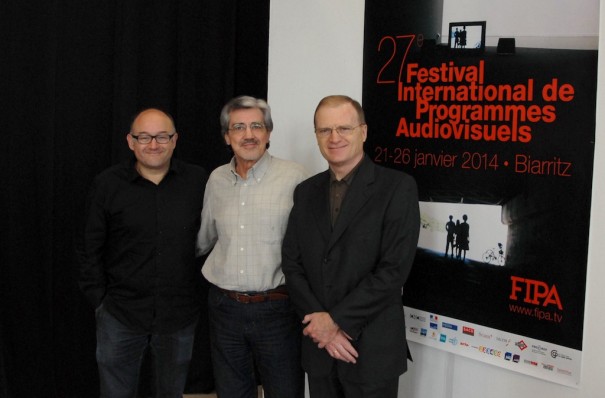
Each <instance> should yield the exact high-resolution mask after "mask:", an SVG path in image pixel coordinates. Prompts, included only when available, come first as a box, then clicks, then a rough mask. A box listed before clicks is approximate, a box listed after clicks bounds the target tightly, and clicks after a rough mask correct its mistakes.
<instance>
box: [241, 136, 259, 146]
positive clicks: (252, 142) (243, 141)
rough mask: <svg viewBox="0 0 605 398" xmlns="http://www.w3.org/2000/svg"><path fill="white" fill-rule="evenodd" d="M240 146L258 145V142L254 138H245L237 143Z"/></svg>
mask: <svg viewBox="0 0 605 398" xmlns="http://www.w3.org/2000/svg"><path fill="white" fill-rule="evenodd" d="M239 144H240V145H247V144H260V141H259V140H257V139H256V138H246V139H244V140H242V141H240V143H239Z"/></svg>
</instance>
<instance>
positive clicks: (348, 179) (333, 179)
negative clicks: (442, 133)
mask: <svg viewBox="0 0 605 398" xmlns="http://www.w3.org/2000/svg"><path fill="white" fill-rule="evenodd" d="M364 159H365V156H364V157H362V158H361V160H360V161H359V163H357V164H356V165H355V167H353V170H351V171H349V174H347V175H346V176H344V177H343V178H342V179H341V180H337V179H336V175H335V174H334V172H333V171H332V169H331V168H329V169H328V170H329V172H330V183H334V182H340V181H344V182H345V183H346V184H347V186H351V183H352V182H353V178H354V177H355V174H357V170H359V167H360V166H361V164H362V163H363V161H364Z"/></svg>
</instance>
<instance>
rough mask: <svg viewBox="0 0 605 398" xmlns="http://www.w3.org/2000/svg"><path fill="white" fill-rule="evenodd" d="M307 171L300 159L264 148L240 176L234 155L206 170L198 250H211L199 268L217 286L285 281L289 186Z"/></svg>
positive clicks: (268, 285)
mask: <svg viewBox="0 0 605 398" xmlns="http://www.w3.org/2000/svg"><path fill="white" fill-rule="evenodd" d="M307 177H308V173H307V172H306V170H305V169H304V168H303V167H302V166H301V165H299V164H297V163H294V162H290V161H286V160H282V159H278V158H275V157H273V156H271V155H270V154H269V153H268V152H265V154H264V155H263V157H262V158H261V159H259V161H258V162H257V163H256V164H255V165H254V166H253V167H252V168H251V169H250V170H249V171H248V176H247V178H246V179H245V180H244V179H242V178H241V177H240V176H239V175H238V174H237V173H236V172H235V160H234V159H232V160H231V162H230V163H229V164H226V165H223V166H220V167H218V168H217V169H216V170H214V171H213V172H212V174H211V175H210V179H209V180H208V185H207V186H206V193H205V196H204V207H203V210H202V226H201V228H200V232H199V234H198V239H197V250H198V255H202V254H205V253H207V252H208V251H210V250H212V252H211V253H210V255H209V256H208V258H207V260H206V262H205V264H204V266H203V268H202V272H203V274H204V276H205V277H206V279H208V280H209V281H210V282H211V283H213V284H214V285H216V286H219V287H220V288H223V289H227V290H235V291H240V292H259V291H266V290H269V289H273V288H275V287H277V286H280V285H283V284H284V283H285V277H284V274H283V273H282V270H281V246H282V240H283V236H284V233H285V231H286V226H287V224H288V216H289V214H290V210H291V208H292V203H293V202H292V195H293V192H294V188H295V187H296V186H297V185H298V184H299V183H300V182H301V181H303V180H304V179H306V178H307Z"/></svg>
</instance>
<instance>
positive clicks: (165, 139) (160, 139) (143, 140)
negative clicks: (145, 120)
mask: <svg viewBox="0 0 605 398" xmlns="http://www.w3.org/2000/svg"><path fill="white" fill-rule="evenodd" d="M175 134H176V133H174V134H158V135H149V134H139V135H134V134H132V133H130V136H131V137H132V138H134V139H135V140H136V141H137V142H138V143H139V144H151V141H153V140H155V142H157V143H158V144H168V143H169V142H170V140H171V139H172V137H174V135H175Z"/></svg>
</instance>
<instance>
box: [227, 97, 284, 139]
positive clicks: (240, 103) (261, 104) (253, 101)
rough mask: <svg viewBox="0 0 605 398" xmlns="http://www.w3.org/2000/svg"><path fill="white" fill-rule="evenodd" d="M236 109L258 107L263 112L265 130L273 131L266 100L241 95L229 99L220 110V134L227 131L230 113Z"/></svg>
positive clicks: (269, 109)
mask: <svg viewBox="0 0 605 398" xmlns="http://www.w3.org/2000/svg"><path fill="white" fill-rule="evenodd" d="M237 109H259V110H260V111H261V112H262V113H263V118H264V120H263V124H264V125H265V127H266V128H267V131H268V132H271V131H273V119H271V107H269V104H267V101H265V100H263V99H260V98H254V97H250V96H247V95H242V96H239V97H235V98H233V99H231V100H230V101H229V102H227V103H226V104H225V106H224V107H223V110H222V111H221V135H225V134H227V132H228V131H229V119H230V114H231V112H233V111H235V110H237Z"/></svg>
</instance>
